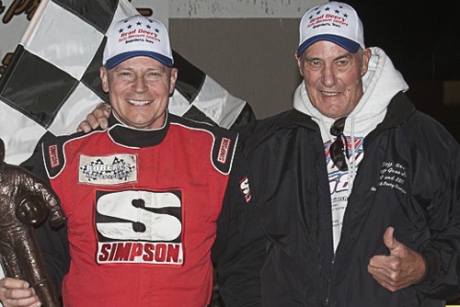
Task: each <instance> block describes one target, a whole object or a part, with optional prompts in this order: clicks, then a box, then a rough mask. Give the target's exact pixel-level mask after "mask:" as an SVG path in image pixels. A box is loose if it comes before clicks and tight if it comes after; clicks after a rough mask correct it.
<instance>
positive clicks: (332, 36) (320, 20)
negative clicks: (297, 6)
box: [297, 1, 365, 56]
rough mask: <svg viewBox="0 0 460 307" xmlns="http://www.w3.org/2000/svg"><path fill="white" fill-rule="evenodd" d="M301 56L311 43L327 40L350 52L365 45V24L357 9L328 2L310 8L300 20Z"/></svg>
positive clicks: (298, 51)
mask: <svg viewBox="0 0 460 307" xmlns="http://www.w3.org/2000/svg"><path fill="white" fill-rule="evenodd" d="M299 30H300V42H299V47H298V49H297V55H298V56H300V55H301V54H302V53H303V52H304V51H305V49H307V48H308V47H309V46H310V45H312V44H314V43H316V42H318V41H321V40H326V41H330V42H333V43H335V44H337V45H339V46H341V47H342V48H344V49H346V50H348V51H349V52H353V53H354V52H357V51H358V49H359V48H360V47H361V48H365V47H364V31H363V24H362V22H361V20H360V19H359V17H358V14H357V13H356V11H355V10H354V9H353V8H352V7H351V6H349V5H348V4H346V3H340V2H334V1H332V2H328V3H325V4H322V5H319V6H316V7H313V8H312V9H310V10H308V11H307V12H306V13H305V15H303V17H302V20H301V21H300V28H299Z"/></svg>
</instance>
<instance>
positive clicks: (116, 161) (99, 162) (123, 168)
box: [78, 154, 137, 184]
mask: <svg viewBox="0 0 460 307" xmlns="http://www.w3.org/2000/svg"><path fill="white" fill-rule="evenodd" d="M136 165H137V156H136V155H130V154H117V155H111V156H103V157H92V156H85V155H81V156H80V163H79V172H78V182H80V183H91V184H120V183H126V182H134V181H137V167H136Z"/></svg>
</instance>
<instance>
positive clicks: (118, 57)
mask: <svg viewBox="0 0 460 307" xmlns="http://www.w3.org/2000/svg"><path fill="white" fill-rule="evenodd" d="M136 56H148V57H151V58H154V59H155V60H157V61H159V62H161V63H162V64H164V65H166V66H168V67H172V66H173V64H174V63H173V60H172V59H171V58H168V57H166V56H164V55H161V54H159V53H156V52H151V51H130V52H125V53H121V54H119V55H116V56H114V57H112V58H110V59H108V60H107V62H106V63H105V67H107V68H108V69H111V68H114V67H115V66H117V65H118V64H120V63H121V62H123V61H126V60H128V59H130V58H133V57H136Z"/></svg>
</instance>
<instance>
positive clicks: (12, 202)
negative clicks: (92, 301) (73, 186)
mask: <svg viewBox="0 0 460 307" xmlns="http://www.w3.org/2000/svg"><path fill="white" fill-rule="evenodd" d="M4 158H5V144H4V143H3V140H2V139H0V259H1V261H2V264H3V267H4V270H5V275H6V276H9V277H14V278H19V279H23V280H26V281H27V282H29V284H30V285H31V286H33V287H34V289H35V292H36V293H37V295H38V297H39V298H40V301H41V303H42V304H43V306H46V307H59V306H60V303H59V300H58V297H57V294H56V289H55V287H54V285H52V282H51V280H50V279H49V277H48V275H47V273H46V269H45V265H44V262H43V257H42V255H41V252H40V248H39V246H38V243H37V242H36V240H35V234H34V226H35V225H39V224H41V223H43V222H44V221H45V220H46V219H47V217H48V216H49V223H50V225H51V226H52V227H58V226H60V225H62V224H63V223H64V221H65V217H64V214H63V212H62V209H61V207H60V206H59V198H58V197H57V195H56V194H55V193H54V191H53V190H52V189H51V188H50V187H49V186H48V185H47V184H46V183H45V182H44V181H42V180H40V179H39V178H38V177H36V176H34V175H33V174H31V173H30V172H28V171H27V170H25V169H23V168H21V167H19V166H15V165H10V164H8V163H5V161H4Z"/></svg>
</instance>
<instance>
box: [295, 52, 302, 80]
mask: <svg viewBox="0 0 460 307" xmlns="http://www.w3.org/2000/svg"><path fill="white" fill-rule="evenodd" d="M294 57H295V59H296V61H297V67H298V68H299V73H300V75H301V76H302V77H303V71H302V55H300V56H298V55H297V50H296V51H295V52H294Z"/></svg>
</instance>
